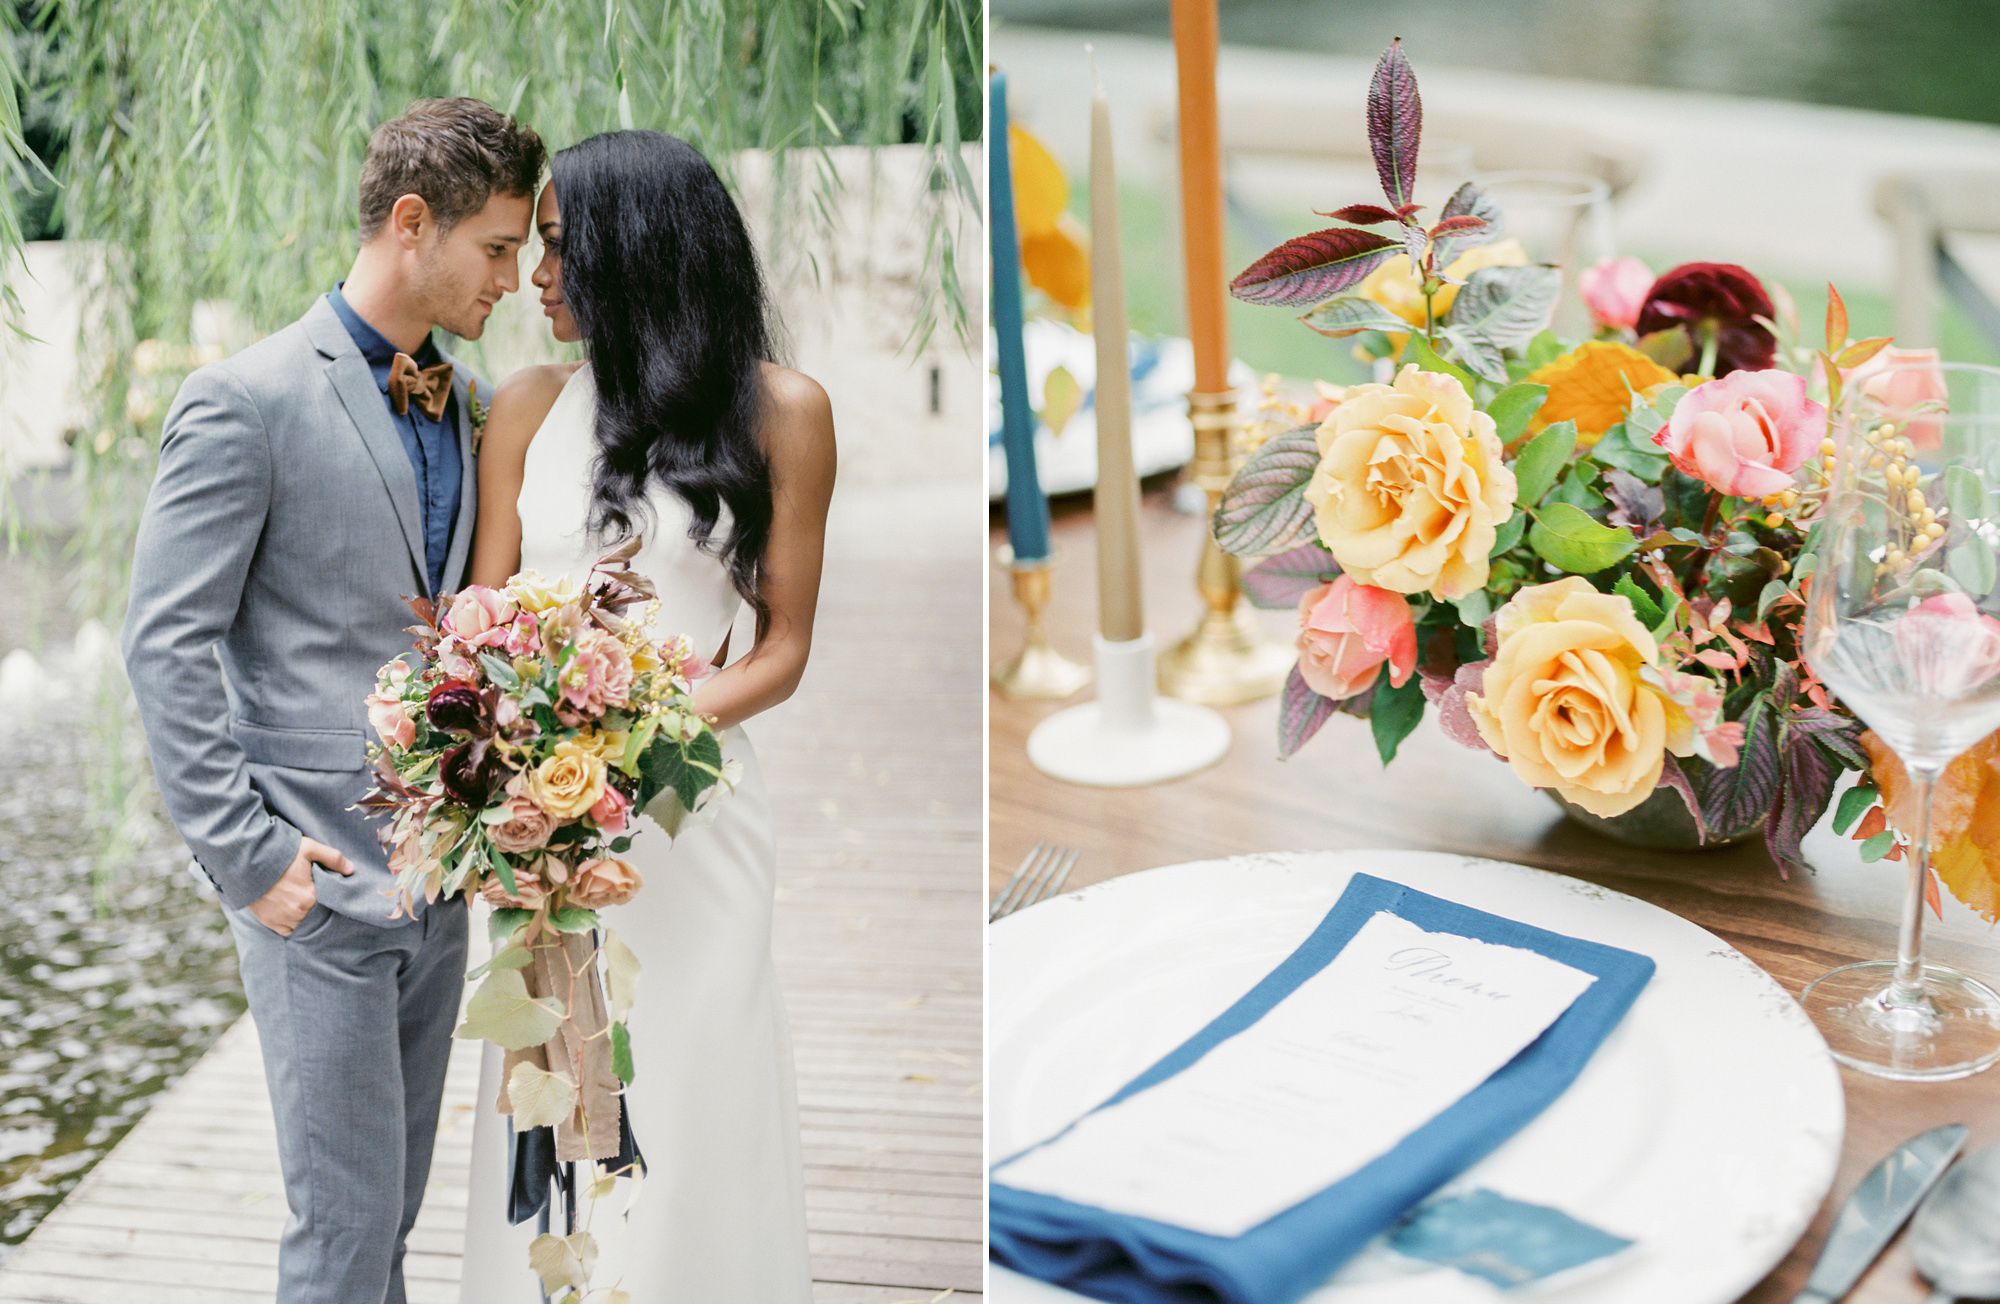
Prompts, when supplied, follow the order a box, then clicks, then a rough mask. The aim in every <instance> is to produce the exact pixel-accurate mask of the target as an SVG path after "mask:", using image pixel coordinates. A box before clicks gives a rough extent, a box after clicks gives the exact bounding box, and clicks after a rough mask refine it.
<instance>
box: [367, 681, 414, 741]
mask: <svg viewBox="0 0 2000 1304" xmlns="http://www.w3.org/2000/svg"><path fill="white" fill-rule="evenodd" d="M368 723H369V724H370V725H371V726H373V727H374V730H375V733H376V734H377V735H378V736H379V737H380V738H381V739H382V741H383V742H384V743H387V744H388V745H389V746H391V747H408V746H409V745H410V744H411V743H414V742H415V741H417V722H416V721H415V720H412V719H411V718H410V709H409V708H408V707H407V706H404V705H403V699H402V698H400V697H384V696H383V695H382V694H380V693H370V694H369V695H368Z"/></svg>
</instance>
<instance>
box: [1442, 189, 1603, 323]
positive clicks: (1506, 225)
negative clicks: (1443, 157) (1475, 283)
mask: <svg viewBox="0 0 2000 1304" xmlns="http://www.w3.org/2000/svg"><path fill="white" fill-rule="evenodd" d="M1473 180H1474V181H1475V182H1477V183H1478V185H1479V187H1480V189H1482V190H1484V191H1485V192H1486V197H1487V198H1488V199H1490V200H1492V201H1493V202H1494V203H1495V204H1497V205H1499V208H1500V238H1501V239H1503V240H1504V239H1507V238H1509V237H1511V238H1513V239H1516V240H1519V241H1520V242H1521V246H1522V248H1524V249H1526V250H1527V253H1528V258H1529V259H1530V260H1531V261H1533V262H1537V263H1553V264H1554V265H1555V266H1557V267H1559V268H1561V269H1562V291H1561V293H1560V294H1559V295H1558V296H1557V299H1556V308H1555V316H1554V318H1553V319H1552V320H1551V321H1550V323H1549V329H1550V330H1552V331H1554V332H1555V333H1556V334H1557V335H1560V336H1562V337H1563V338H1565V339H1575V338H1578V337H1580V336H1585V335H1588V334H1590V332H1591V329H1592V325H1591V319H1590V308H1589V306H1588V305H1587V304H1585V303H1584V301H1583V290H1582V288H1581V285H1580V283H1579V281H1578V278H1579V277H1580V276H1581V275H1582V274H1583V273H1584V272H1585V271H1587V270H1589V269H1590V268H1592V267H1594V266H1596V265H1597V261H1598V260H1599V259H1600V258H1609V257H1611V256H1613V255H1614V254H1615V253H1616V252H1617V249H1616V247H1615V246H1616V242H1615V240H1614V239H1613V237H1612V231H1611V187H1610V186H1608V185H1606V184H1605V183H1604V182H1603V181H1602V180H1600V179H1599V178H1597V177H1593V176H1590V175H1587V174H1585V173H1582V172H1552V171H1546V170H1530V171H1517V172H1487V173H1483V174H1481V175H1479V176H1476V177H1474V178H1473Z"/></svg>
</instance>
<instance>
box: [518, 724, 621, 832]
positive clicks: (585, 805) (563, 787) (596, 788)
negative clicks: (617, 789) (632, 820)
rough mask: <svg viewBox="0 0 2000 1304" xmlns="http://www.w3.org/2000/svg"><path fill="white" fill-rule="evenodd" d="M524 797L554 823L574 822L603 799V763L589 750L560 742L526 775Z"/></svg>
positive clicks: (567, 741) (572, 742)
mask: <svg viewBox="0 0 2000 1304" xmlns="http://www.w3.org/2000/svg"><path fill="white" fill-rule="evenodd" d="M528 795H529V796H530V797H533V798H534V800H535V804H536V805H537V806H540V807H541V808H542V809H543V810H545V811H547V812H548V813H549V814H551V815H553V816H555V817H556V818H557V819H558V820H561V821H563V822H565V823H566V822H568V821H570V820H573V819H577V818H579V817H580V816H582V815H583V813H584V812H585V811H588V810H589V809H590V808H591V807H592V806H595V805H596V804H597V799H598V798H599V797H602V796H603V795H604V762H603V760H602V759H600V758H599V757H598V755H597V753H596V752H594V751H592V750H591V749H589V748H587V747H583V746H581V745H579V744H578V743H576V742H575V741H574V740H571V739H564V740H563V741H562V742H559V743H557V744H556V747H555V752H554V753H553V754H552V755H551V756H550V757H549V758H548V759H547V760H545V761H543V762H542V763H541V764H540V765H538V766H536V767H535V769H534V770H533V771H532V772H531V773H530V774H529V776H528Z"/></svg>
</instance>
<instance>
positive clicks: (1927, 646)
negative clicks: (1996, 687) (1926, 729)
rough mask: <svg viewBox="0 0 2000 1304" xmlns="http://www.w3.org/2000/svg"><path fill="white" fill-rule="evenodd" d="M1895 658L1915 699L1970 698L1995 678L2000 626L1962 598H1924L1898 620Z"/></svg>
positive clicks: (1999, 655)
mask: <svg viewBox="0 0 2000 1304" xmlns="http://www.w3.org/2000/svg"><path fill="white" fill-rule="evenodd" d="M1896 658H1897V659H1898V660H1899V661H1901V662H1902V663H1903V671H1904V673H1905V674H1906V675H1908V676H1909V680H1910V684H1911V686H1912V687H1913V688H1915V689H1916V690H1917V691H1918V692H1920V693H1930V694H1935V695H1936V696H1938V697H1957V696H1959V695H1960V694H1962V693H1969V692H1971V691H1972V690H1973V689H1975V688H1977V687H1979V686H1980V685H1981V684H1983V683H1985V682H1986V681H1987V680H1989V679H1991V678H1992V677H1993V676H1994V674H1995V673H2000V620H1995V619H1993V617H1991V616H1989V615H1986V614H1985V613H1984V612H1982V611H1980V610H1979V608H1978V607H1977V606H1975V605H1974V604H1973V601H1972V599H1971V598H1968V597H1966V596H1965V595H1964V594H1963V593H1940V594H1938V595H1937V596H1936V597H1934V598H1926V599H1924V600H1923V601H1922V602H1919V603H1918V604H1917V605H1916V606H1914V607H1911V608H1910V609H1909V610H1908V611H1906V612H1904V613H1903V614H1902V615H1901V616H1900V617H1898V618H1897V620H1896Z"/></svg>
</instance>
